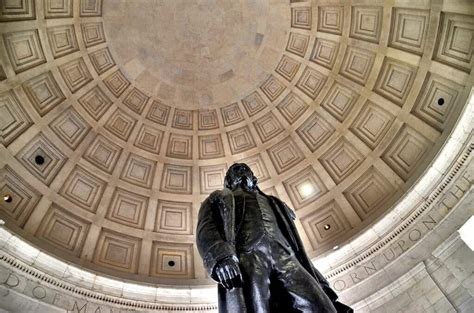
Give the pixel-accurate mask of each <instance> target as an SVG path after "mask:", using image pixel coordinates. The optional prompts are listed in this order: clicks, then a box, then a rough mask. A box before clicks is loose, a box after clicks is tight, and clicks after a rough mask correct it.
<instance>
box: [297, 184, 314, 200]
mask: <svg viewBox="0 0 474 313" xmlns="http://www.w3.org/2000/svg"><path fill="white" fill-rule="evenodd" d="M300 192H301V196H303V198H306V197H309V196H311V195H312V194H313V193H314V187H313V185H312V184H311V183H304V184H303V185H301V187H300Z"/></svg>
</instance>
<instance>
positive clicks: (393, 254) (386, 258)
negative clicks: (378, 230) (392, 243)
mask: <svg viewBox="0 0 474 313" xmlns="http://www.w3.org/2000/svg"><path fill="white" fill-rule="evenodd" d="M388 250H389V251H390V252H391V253H392V256H391V257H388V256H387V254H386V253H387V250H385V251H384V252H383V257H384V258H385V260H387V262H390V261H392V260H393V259H395V252H394V251H393V249H392V247H390V248H389V249H388Z"/></svg>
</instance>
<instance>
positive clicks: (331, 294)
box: [282, 202, 338, 302]
mask: <svg viewBox="0 0 474 313" xmlns="http://www.w3.org/2000/svg"><path fill="white" fill-rule="evenodd" d="M282 203H283V207H284V208H285V210H286V212H287V214H288V215H289V217H290V218H291V219H292V220H293V221H294V220H295V219H296V214H295V212H294V211H293V210H292V209H290V207H289V206H288V205H287V204H286V203H284V202H282ZM313 272H314V274H315V275H316V278H317V279H318V281H319V283H320V284H321V287H322V288H323V291H324V292H325V293H326V295H327V296H328V297H329V299H331V301H333V302H334V301H336V300H337V298H338V295H337V294H336V292H334V290H332V288H331V287H330V286H329V282H328V281H327V279H326V278H325V277H324V276H323V274H321V272H320V271H318V269H317V268H316V267H314V266H313Z"/></svg>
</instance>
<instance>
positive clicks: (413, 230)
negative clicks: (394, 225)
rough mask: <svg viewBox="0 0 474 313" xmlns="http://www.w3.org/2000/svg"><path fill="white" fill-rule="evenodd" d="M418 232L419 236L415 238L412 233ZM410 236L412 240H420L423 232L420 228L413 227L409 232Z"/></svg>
mask: <svg viewBox="0 0 474 313" xmlns="http://www.w3.org/2000/svg"><path fill="white" fill-rule="evenodd" d="M415 232H416V233H418V238H415V239H413V238H412V236H411V234H413V233H415ZM408 238H410V240H411V241H418V240H419V239H420V238H421V232H420V231H419V230H418V229H412V230H411V231H410V232H409V233H408Z"/></svg>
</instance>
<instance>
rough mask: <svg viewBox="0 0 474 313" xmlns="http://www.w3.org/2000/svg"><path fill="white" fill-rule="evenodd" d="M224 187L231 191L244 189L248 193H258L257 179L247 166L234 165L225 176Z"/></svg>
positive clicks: (243, 164)
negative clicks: (239, 188)
mask: <svg viewBox="0 0 474 313" xmlns="http://www.w3.org/2000/svg"><path fill="white" fill-rule="evenodd" d="M224 187H225V188H229V189H231V190H235V189H236V188H238V187H242V188H243V189H246V190H248V191H256V190H257V177H255V175H254V174H253V172H252V170H251V169H250V167H249V166H248V165H247V164H245V163H234V164H232V165H231V166H230V167H229V169H228V170H227V173H226V174H225V178H224Z"/></svg>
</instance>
